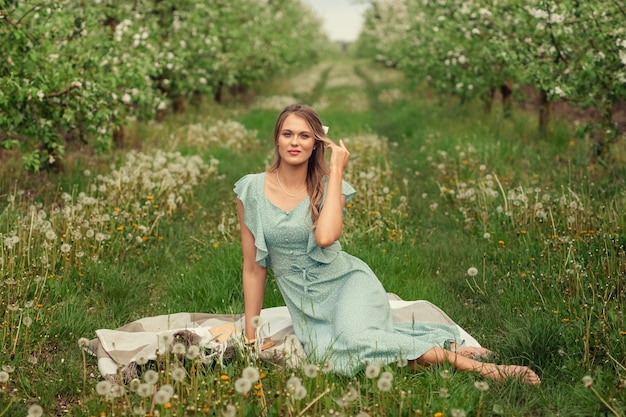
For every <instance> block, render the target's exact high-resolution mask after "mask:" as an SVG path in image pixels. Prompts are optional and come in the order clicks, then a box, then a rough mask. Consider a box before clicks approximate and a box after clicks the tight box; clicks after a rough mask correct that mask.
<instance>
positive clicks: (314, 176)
mask: <svg viewBox="0 0 626 417" xmlns="http://www.w3.org/2000/svg"><path fill="white" fill-rule="evenodd" d="M292 114H295V115H297V116H299V117H302V118H303V119H304V120H305V121H306V122H307V123H308V124H309V126H311V129H312V130H313V133H314V135H315V145H314V146H313V153H312V154H311V157H310V158H309V163H308V166H307V175H306V186H307V192H308V194H309V199H310V200H309V201H310V209H311V222H312V223H313V227H315V225H316V224H317V219H318V218H319V216H320V206H321V204H322V196H323V195H324V178H325V177H326V175H328V166H327V165H326V160H325V159H324V148H325V146H324V145H325V144H326V143H328V142H329V140H328V139H327V138H326V133H325V132H324V127H323V125H322V121H321V120H320V116H319V115H318V114H317V112H316V111H315V110H313V109H312V108H311V107H309V106H305V105H304V104H292V105H289V106H287V107H285V108H284V109H283V111H282V112H281V113H280V114H279V115H278V119H277V120H276V125H274V145H275V146H274V162H272V165H271V166H270V168H269V170H270V171H276V170H277V169H278V167H280V163H281V158H280V153H279V152H278V137H279V136H280V132H281V130H282V128H283V123H285V119H286V118H287V116H289V115H292Z"/></svg>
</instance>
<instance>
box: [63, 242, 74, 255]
mask: <svg viewBox="0 0 626 417" xmlns="http://www.w3.org/2000/svg"><path fill="white" fill-rule="evenodd" d="M70 250H72V247H71V246H70V244H69V243H64V244H62V245H61V252H63V253H70Z"/></svg>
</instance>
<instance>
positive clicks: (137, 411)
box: [133, 405, 146, 416]
mask: <svg viewBox="0 0 626 417" xmlns="http://www.w3.org/2000/svg"><path fill="white" fill-rule="evenodd" d="M133 414H135V415H137V416H145V415H146V409H145V408H143V407H141V406H138V405H136V406H134V407H133Z"/></svg>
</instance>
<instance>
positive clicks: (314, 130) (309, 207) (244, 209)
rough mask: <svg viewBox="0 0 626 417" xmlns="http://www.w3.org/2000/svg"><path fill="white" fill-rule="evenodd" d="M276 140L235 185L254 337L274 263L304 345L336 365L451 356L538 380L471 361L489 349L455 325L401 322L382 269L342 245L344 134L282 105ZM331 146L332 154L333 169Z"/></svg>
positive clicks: (462, 366) (347, 191)
mask: <svg viewBox="0 0 626 417" xmlns="http://www.w3.org/2000/svg"><path fill="white" fill-rule="evenodd" d="M274 140H275V161H274V163H273V165H272V166H271V167H270V168H269V170H268V171H267V172H263V173H259V174H251V175H246V176H244V177H243V178H242V179H240V180H239V181H238V182H237V183H236V184H235V192H236V194H237V197H238V200H237V209H238V215H239V222H240V225H241V244H242V251H243V291H244V308H245V337H246V338H248V339H253V338H254V337H255V329H254V327H253V326H252V325H251V324H250V323H251V319H252V318H253V317H254V316H257V315H259V314H260V311H261V307H262V305H263V296H264V292H265V283H266V277H267V268H268V267H271V268H272V270H273V272H274V275H275V277H276V282H277V284H278V287H279V288H280V291H281V293H282V296H283V298H284V300H285V304H286V305H287V308H288V310H289V313H290V315H291V318H292V321H293V326H294V331H295V333H296V336H297V337H298V339H299V340H300V341H301V342H302V344H303V346H304V349H305V351H306V352H307V353H308V354H309V355H310V356H311V357H312V358H313V359H314V360H319V361H322V360H328V361H331V362H332V363H333V366H334V369H335V370H337V371H339V372H342V373H348V374H350V373H354V372H356V371H358V370H359V369H361V368H362V367H363V366H364V365H365V364H366V363H368V362H384V363H389V362H393V361H396V360H398V359H399V358H404V359H408V360H409V361H410V363H411V364H412V365H424V364H440V363H443V362H450V363H452V364H453V365H454V366H455V367H456V368H457V369H459V370H469V371H476V372H479V373H480V374H482V375H483V376H485V377H488V378H491V379H503V378H507V377H519V378H521V379H523V380H524V381H526V382H528V383H532V384H535V383H539V377H538V376H537V375H536V374H535V373H534V372H533V371H531V370H530V369H529V368H527V367H523V366H514V365H496V364H493V363H483V362H479V361H476V360H474V359H472V358H473V357H474V356H475V355H484V354H486V353H488V352H489V351H488V350H486V349H484V348H473V347H466V346H463V345H462V341H461V340H459V339H460V337H459V333H458V328H457V327H456V326H450V325H444V324H438V323H394V322H393V320H392V315H391V310H390V306H389V301H388V297H387V294H386V292H385V290H384V288H383V287H382V285H381V283H380V282H379V280H378V278H377V277H376V275H375V274H374V273H373V272H372V271H371V270H370V268H369V267H368V266H367V265H366V264H365V263H364V262H362V261H361V260H360V259H357V258H355V257H353V256H351V255H348V254H347V253H345V252H343V251H342V250H341V246H340V244H339V242H338V239H339V238H340V237H341V232H342V225H343V211H344V205H345V203H346V201H347V200H349V199H350V198H351V197H352V196H353V194H354V189H353V188H352V187H351V186H350V185H349V184H347V183H346V182H345V181H343V174H344V171H345V169H346V167H347V166H348V162H349V159H350V153H349V152H348V149H346V146H345V145H344V143H343V141H341V140H340V141H339V144H335V143H333V142H332V141H331V140H330V139H328V138H327V137H326V133H325V128H324V126H323V125H322V123H321V121H320V118H319V116H318V115H317V113H316V112H315V111H314V110H313V109H311V108H310V107H307V106H304V105H298V104H295V105H291V106H288V107H287V108H285V109H284V110H283V111H282V112H281V114H280V115H279V117H278V120H277V122H276V125H275V128H274ZM325 150H329V151H330V152H331V156H330V162H329V164H328V166H327V164H326V161H325V159H324V152H325ZM444 346H445V347H444Z"/></svg>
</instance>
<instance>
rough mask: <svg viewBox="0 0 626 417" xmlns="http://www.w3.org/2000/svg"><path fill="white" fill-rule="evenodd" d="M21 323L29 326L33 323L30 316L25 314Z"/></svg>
mask: <svg viewBox="0 0 626 417" xmlns="http://www.w3.org/2000/svg"><path fill="white" fill-rule="evenodd" d="M22 323H23V324H24V326H26V327H30V326H31V325H32V324H33V319H31V318H30V317H28V316H26V317H24V319H23V320H22Z"/></svg>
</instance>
